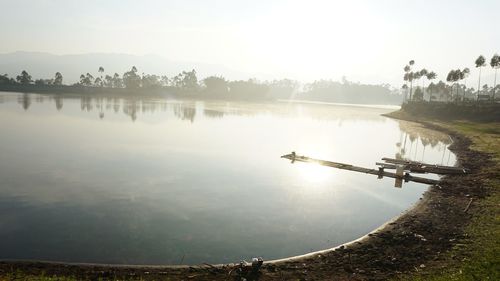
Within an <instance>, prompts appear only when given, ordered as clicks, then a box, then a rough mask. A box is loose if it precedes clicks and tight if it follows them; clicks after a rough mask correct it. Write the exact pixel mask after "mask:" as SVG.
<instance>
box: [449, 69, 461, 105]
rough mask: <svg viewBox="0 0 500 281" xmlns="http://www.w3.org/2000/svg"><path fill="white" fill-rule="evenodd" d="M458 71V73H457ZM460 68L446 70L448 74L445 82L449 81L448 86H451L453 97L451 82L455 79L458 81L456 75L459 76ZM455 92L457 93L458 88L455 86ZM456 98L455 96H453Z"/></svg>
mask: <svg viewBox="0 0 500 281" xmlns="http://www.w3.org/2000/svg"><path fill="white" fill-rule="evenodd" d="M457 71H458V73H457ZM459 73H460V69H458V70H453V69H452V70H450V72H448V75H447V76H446V81H447V82H450V87H451V96H452V97H453V83H455V82H456V81H458V77H460V74H459ZM457 94H458V88H457ZM455 98H456V97H455Z"/></svg>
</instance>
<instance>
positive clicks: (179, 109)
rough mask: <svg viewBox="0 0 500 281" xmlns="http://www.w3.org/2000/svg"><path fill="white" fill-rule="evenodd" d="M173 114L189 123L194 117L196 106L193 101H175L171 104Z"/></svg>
mask: <svg viewBox="0 0 500 281" xmlns="http://www.w3.org/2000/svg"><path fill="white" fill-rule="evenodd" d="M172 109H173V111H174V115H175V116H176V117H177V118H179V119H181V120H189V121H191V123H193V122H194V117H195V116H196V107H195V106H194V104H193V103H191V102H190V103H183V102H181V103H175V104H173V106H172Z"/></svg>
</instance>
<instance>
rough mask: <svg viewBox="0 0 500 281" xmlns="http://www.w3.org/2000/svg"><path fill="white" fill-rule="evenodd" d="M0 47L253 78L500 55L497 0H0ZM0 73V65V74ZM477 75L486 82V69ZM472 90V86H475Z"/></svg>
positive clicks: (314, 76) (374, 79) (447, 64)
mask: <svg viewBox="0 0 500 281" xmlns="http://www.w3.org/2000/svg"><path fill="white" fill-rule="evenodd" d="M0 7H2V13H1V14H2V16H1V17H0V26H2V28H1V29H0V40H1V44H0V53H8V52H15V51H36V52H49V53H53V54H80V53H126V54H134V55H147V54H155V55H160V56H163V57H165V58H167V59H170V60H175V61H188V62H200V63H211V64H220V65H223V66H226V67H229V68H231V69H234V70H237V71H242V72H245V73H250V74H251V75H252V76H253V77H256V78H260V77H266V78H269V77H274V78H276V79H280V78H284V77H287V78H291V79H297V80H300V81H303V82H309V81H313V80H319V79H333V80H340V79H341V77H343V76H345V77H346V78H347V79H348V80H350V81H355V82H358V81H359V82H362V83H372V84H381V83H390V84H392V85H393V86H395V87H399V86H401V85H402V83H403V81H402V76H403V71H402V68H403V67H404V65H405V64H406V63H407V62H408V61H409V60H410V59H414V60H415V61H416V64H415V68H416V69H420V68H426V69H428V70H434V71H435V72H437V74H438V79H446V75H447V73H448V71H449V70H450V69H456V68H464V67H469V68H471V70H472V73H471V76H470V78H469V79H471V80H476V79H477V72H478V71H477V70H476V69H475V67H474V61H475V59H476V58H477V56H478V55H480V54H482V55H484V56H485V57H486V58H487V60H488V61H489V59H490V57H491V56H492V55H493V54H494V53H499V54H500V36H499V35H500V33H499V30H500V16H499V11H500V1H498V0H475V1H472V0H467V1H466V0H434V1H428V0H420V1H403V0H377V1H370V0H351V1H347V0H345V1H340V0H339V1H337V0H331V1H319V0H308V1H284V0H275V1H273V0H268V1H266V0H252V1H242V0H211V1H210V0H204V1H202V0H182V1H177V0H171V1H152V0H151V1H127V0H120V1H116V0H107V1H97V0H87V1H73V0H64V1H63V0H37V1H28V0H19V1H8V0H0ZM0 71H1V70H0ZM483 75H484V78H483V81H484V82H485V83H491V84H492V83H493V71H492V70H491V68H489V67H488V68H486V69H483ZM476 86H477V85H476Z"/></svg>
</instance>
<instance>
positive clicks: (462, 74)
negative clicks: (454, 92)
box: [460, 67, 470, 101]
mask: <svg viewBox="0 0 500 281" xmlns="http://www.w3.org/2000/svg"><path fill="white" fill-rule="evenodd" d="M469 74H470V69H469V68H468V67H466V68H464V70H462V72H460V78H461V79H465V85H464V95H463V98H462V100H463V101H465V92H466V91H467V77H469Z"/></svg>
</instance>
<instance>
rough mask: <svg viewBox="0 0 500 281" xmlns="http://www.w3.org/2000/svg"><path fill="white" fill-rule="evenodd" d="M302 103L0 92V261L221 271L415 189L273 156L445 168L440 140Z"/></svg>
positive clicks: (396, 205)
mask: <svg viewBox="0 0 500 281" xmlns="http://www.w3.org/2000/svg"><path fill="white" fill-rule="evenodd" d="M389 111H391V109H388V108H376V107H356V106H340V105H331V104H305V103H287V102H281V103H246V102H225V101H196V100H192V101H189V100H187V101H179V100H168V101H165V100H161V101H160V100H142V99H140V98H133V99H132V98H131V99H119V98H91V97H81V96H77V95H73V96H61V95H53V96H51V95H34V94H14V93H8V94H5V93H4V94H2V95H0V131H1V132H2V137H1V138H0V158H1V161H0V249H2V251H0V259H41V260H54V261H70V262H99V263H123V264H125V263H127V264H180V263H183V264H198V263H202V262H209V263H225V262H235V261H239V260H241V259H247V260H248V259H249V258H251V257H255V256H262V257H263V258H264V259H265V260H269V259H276V258H282V257H287V256H293V255H299V254H304V253H307V252H309V251H314V250H321V249H325V248H329V247H333V246H337V245H339V244H342V243H345V242H348V241H351V240H353V239H356V238H358V237H360V236H362V235H364V234H366V233H368V232H369V231H371V230H373V229H374V228H376V227H378V226H379V225H381V224H383V223H384V222H386V221H387V220H389V219H390V218H392V217H394V216H397V215H398V214H400V213H401V212H402V211H404V210H406V209H407V208H409V207H410V206H411V205H412V204H413V203H414V202H416V201H417V200H418V198H419V197H420V196H421V194H422V193H423V192H424V191H425V190H426V188H427V187H426V186H424V185H419V184H415V183H405V184H404V185H403V188H402V189H398V188H394V187H393V185H394V179H388V178H384V179H381V180H378V179H377V178H376V177H375V176H372V175H364V174H359V173H353V172H349V171H341V170H336V169H331V168H326V167H320V166H314V165H310V164H301V163H295V164H290V163H289V161H286V160H283V159H280V156H281V155H283V154H286V153H290V152H291V151H296V152H297V153H298V154H300V155H307V156H310V157H315V158H320V159H325V160H332V161H337V162H343V163H349V164H354V165H359V166H364V167H374V166H375V162H376V161H380V159H381V158H382V157H393V158H396V157H398V158H399V157H403V158H408V159H412V160H418V161H424V162H429V163H436V164H445V165H446V164H448V165H453V164H454V163H455V157H454V155H453V154H451V153H450V152H449V150H448V149H447V147H448V145H449V144H450V139H449V137H448V136H446V135H443V134H440V133H437V132H434V131H430V130H427V129H424V128H422V127H420V126H418V125H416V124H412V123H407V122H398V121H395V120H391V119H388V118H385V117H382V116H380V114H381V113H385V112H389Z"/></svg>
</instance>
